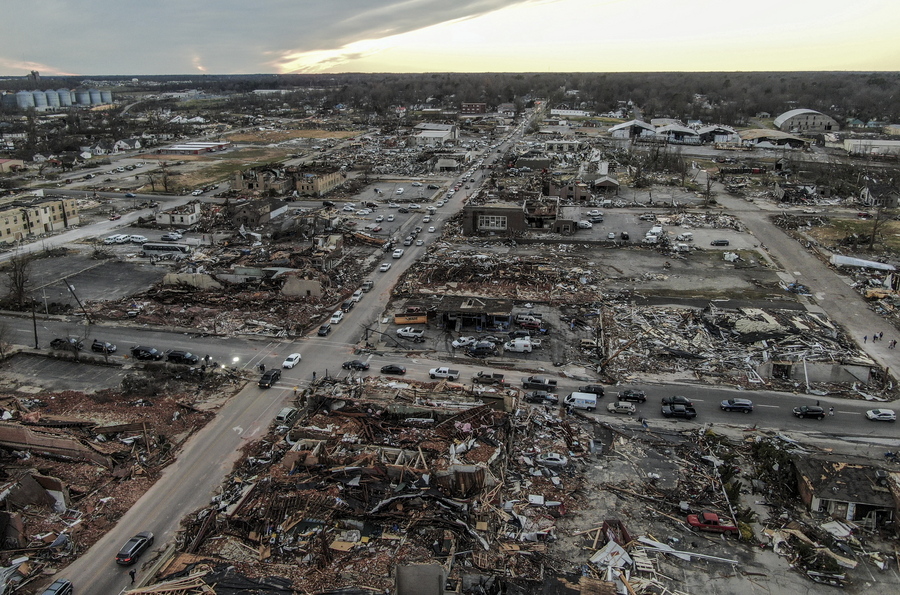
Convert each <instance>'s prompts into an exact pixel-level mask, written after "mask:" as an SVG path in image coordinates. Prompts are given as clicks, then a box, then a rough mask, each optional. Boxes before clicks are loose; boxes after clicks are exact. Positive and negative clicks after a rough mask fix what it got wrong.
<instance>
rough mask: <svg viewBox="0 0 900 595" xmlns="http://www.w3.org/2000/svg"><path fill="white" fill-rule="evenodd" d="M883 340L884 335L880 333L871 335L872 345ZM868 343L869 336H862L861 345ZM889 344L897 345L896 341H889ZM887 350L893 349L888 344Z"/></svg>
mask: <svg viewBox="0 0 900 595" xmlns="http://www.w3.org/2000/svg"><path fill="white" fill-rule="evenodd" d="M883 338H884V333H883V332H881V331H878V332H877V333H872V343H874V342H875V341H881V340H882V339H883ZM868 342H869V335H865V336H863V343H868ZM891 343H893V344H894V345H896V344H897V342H896V341H891ZM888 348H889V349H893V347H891V345H890V344H888Z"/></svg>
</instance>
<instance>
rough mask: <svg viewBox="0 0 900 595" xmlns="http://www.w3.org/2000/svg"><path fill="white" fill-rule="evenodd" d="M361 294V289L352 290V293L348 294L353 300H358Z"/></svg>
mask: <svg viewBox="0 0 900 595" xmlns="http://www.w3.org/2000/svg"><path fill="white" fill-rule="evenodd" d="M362 294H363V290H362V289H357V290H356V291H354V292H353V295H351V296H350V300H351V301H353V302H358V301H359V300H361V299H362Z"/></svg>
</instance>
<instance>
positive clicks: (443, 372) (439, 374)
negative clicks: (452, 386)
mask: <svg viewBox="0 0 900 595" xmlns="http://www.w3.org/2000/svg"><path fill="white" fill-rule="evenodd" d="M428 376H429V377H430V378H449V379H450V380H458V379H459V370H451V369H450V368H431V369H430V370H428Z"/></svg>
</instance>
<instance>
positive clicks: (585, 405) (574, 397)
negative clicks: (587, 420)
mask: <svg viewBox="0 0 900 595" xmlns="http://www.w3.org/2000/svg"><path fill="white" fill-rule="evenodd" d="M565 403H566V405H571V406H572V407H573V408H575V409H584V410H586V411H593V410H594V409H596V408H597V395H595V394H593V393H569V396H567V397H566V398H565Z"/></svg>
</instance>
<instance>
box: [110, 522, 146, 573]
mask: <svg viewBox="0 0 900 595" xmlns="http://www.w3.org/2000/svg"><path fill="white" fill-rule="evenodd" d="M151 545H153V533H151V532H150V531H141V532H140V533H138V534H137V535H135V536H134V537H132V538H131V539H129V540H128V542H127V543H126V544H125V545H123V546H122V549H120V550H119V553H118V554H116V564H122V565H123V566H130V565H131V564H134V563H135V562H137V559H138V557H139V556H140V555H141V554H143V553H144V550H146V549H147V548H148V547H150V546H151Z"/></svg>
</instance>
